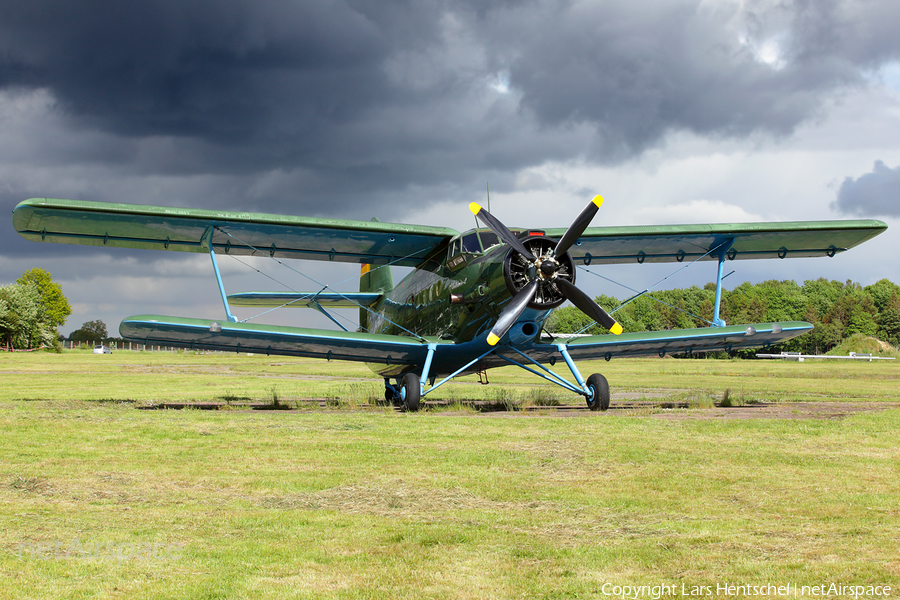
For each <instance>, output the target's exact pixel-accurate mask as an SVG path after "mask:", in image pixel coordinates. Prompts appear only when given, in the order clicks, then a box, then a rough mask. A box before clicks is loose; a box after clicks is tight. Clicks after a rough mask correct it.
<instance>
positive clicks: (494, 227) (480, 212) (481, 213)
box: [469, 202, 537, 262]
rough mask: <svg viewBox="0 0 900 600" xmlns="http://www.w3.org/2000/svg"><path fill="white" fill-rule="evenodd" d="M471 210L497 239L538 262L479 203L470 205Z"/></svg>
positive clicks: (511, 233)
mask: <svg viewBox="0 0 900 600" xmlns="http://www.w3.org/2000/svg"><path fill="white" fill-rule="evenodd" d="M469 210H471V211H472V214H473V215H475V217H476V218H477V219H480V220H481V222H482V223H484V224H485V225H487V227H488V229H490V230H491V231H493V232H494V233H496V234H497V237H499V238H500V239H501V240H503V241H504V242H506V243H507V244H508V245H510V246H512V247H513V248H515V250H516V252H518V253H519V254H521V255H522V256H524V257H525V258H527V259H528V260H529V261H530V262H534V261H536V260H537V258H536V257H535V256H534V254H532V253H531V251H529V250H528V248H526V247H525V245H524V244H523V243H522V242H520V241H519V238H517V237H516V236H515V235H513V232H512V231H510V230H509V229H508V228H507V227H506V225H504V224H503V223H501V222H500V221H499V220H498V219H497V217H495V216H494V215H492V214H491V213H489V212H488V211H486V210H484V209H483V208H482V207H481V206H479V205H478V203H477V202H473V203H471V204H470V205H469Z"/></svg>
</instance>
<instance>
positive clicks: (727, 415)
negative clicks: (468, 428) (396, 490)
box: [438, 400, 900, 420]
mask: <svg viewBox="0 0 900 600" xmlns="http://www.w3.org/2000/svg"><path fill="white" fill-rule="evenodd" d="M891 408H900V403H898V402H783V403H782V402H777V403H760V404H748V405H746V406H734V407H728V408H724V407H718V406H714V407H710V408H690V407H689V406H688V404H687V403H685V402H675V403H672V402H654V401H631V402H628V401H626V402H616V401H615V400H614V401H613V403H612V405H611V406H610V407H609V410H608V411H606V412H591V411H590V410H588V408H587V406H570V405H567V406H556V407H534V408H529V409H527V410H521V411H494V412H475V411H472V412H464V411H446V412H441V413H438V414H440V415H447V416H462V415H469V416H474V417H490V418H534V417H557V418H561V417H589V416H591V417H593V416H597V417H638V416H639V417H648V416H649V417H653V418H656V419H675V420H689V419H706V420H711V419H841V418H843V417H847V416H850V415H855V414H859V413H866V412H878V411H882V410H888V409H891Z"/></svg>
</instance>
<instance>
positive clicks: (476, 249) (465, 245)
mask: <svg viewBox="0 0 900 600" xmlns="http://www.w3.org/2000/svg"><path fill="white" fill-rule="evenodd" d="M462 250H463V252H468V253H469V254H480V253H481V243H479V241H478V234H477V233H474V232H473V233H470V234H468V235H467V236H465V237H463V239H462Z"/></svg>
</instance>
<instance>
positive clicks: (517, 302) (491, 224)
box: [469, 196, 622, 346]
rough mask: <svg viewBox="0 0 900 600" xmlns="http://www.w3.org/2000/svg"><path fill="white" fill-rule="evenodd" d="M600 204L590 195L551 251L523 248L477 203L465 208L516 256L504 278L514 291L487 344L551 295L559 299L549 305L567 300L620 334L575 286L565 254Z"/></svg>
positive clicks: (542, 245)
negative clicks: (526, 311)
mask: <svg viewBox="0 0 900 600" xmlns="http://www.w3.org/2000/svg"><path fill="white" fill-rule="evenodd" d="M602 204H603V197H602V196H594V199H593V200H591V202H590V204H588V205H587V206H586V207H585V208H584V210H582V211H581V214H579V215H578V217H576V218H575V221H574V222H573V223H572V225H571V226H569V229H567V230H566V233H565V234H564V235H563V236H562V238H560V240H559V241H558V242H557V243H556V246H555V247H553V248H550V246H549V245H547V244H546V243H538V244H530V247H529V246H526V245H525V244H524V243H523V242H522V241H521V240H519V238H517V237H516V236H515V234H513V232H512V231H510V230H509V228H507V227H506V226H505V225H504V224H503V223H501V222H500V220H499V219H497V218H496V217H495V216H493V215H492V214H491V213H489V212H488V211H486V210H485V209H484V208H482V207H481V206H479V205H478V203H476V202H473V203H471V204H470V205H469V210H471V211H472V213H473V214H474V215H475V217H476V218H478V219H479V220H480V221H481V222H482V223H484V224H485V225H486V226H487V227H488V228H489V229H490V230H491V231H493V232H494V233H495V234H497V237H499V238H500V239H501V240H503V241H504V242H505V243H506V244H507V245H509V246H510V247H511V248H512V249H513V250H514V251H515V252H516V253H517V254H518V256H516V257H515V259H514V260H512V261H508V262H507V268H508V270H509V273H508V275H509V276H510V277H508V279H507V281H508V282H511V281H513V280H515V282H513V283H512V285H511V288H510V289H511V290H512V291H514V292H515V295H514V296H513V299H512V300H511V301H510V303H509V304H508V305H507V306H506V308H505V309H503V312H502V313H500V317H499V318H498V319H497V322H496V323H495V324H494V327H493V328H492V329H491V332H490V333H489V334H488V338H487V342H488V344H490V345H491V346H495V345H496V344H497V343H498V342H499V341H500V338H502V337H503V336H504V335H506V332H507V331H509V330H510V328H511V327H512V326H513V324H515V322H516V320H518V318H519V316H520V315H521V314H522V312H524V310H525V308H526V307H527V306H528V305H529V304H530V303H533V302H535V300H536V298H540V299H541V300H542V302H540V303H539V304H549V303H550V302H552V300H551V301H550V302H547V301H546V298H547V297H550V298H552V297H553V296H558V297H559V298H558V302H553V305H558V304H559V303H561V302H562V301H563V299H566V300H569V301H571V302H572V304H574V305H575V306H576V307H578V309H579V310H581V312H583V313H584V314H586V315H587V316H589V317H590V318H592V319H594V320H595V321H597V322H598V323H600V324H601V325H603V326H604V327H606V328H607V329H609V330H610V331H611V332H612V333H614V334H616V335H619V334H620V333H622V326H621V325H619V324H618V323H617V322H616V320H615V319H613V318H612V317H611V316H609V313H607V312H606V311H605V310H603V307H601V306H600V305H599V304H597V303H596V302H594V300H593V299H592V298H591V297H590V296H588V295H587V294H585V293H584V292H582V291H581V290H580V289H578V288H577V287H575V285H574V280H575V269H574V265H573V263H572V259H571V258H570V257H569V256H568V254H567V252H568V251H569V248H571V247H572V244H574V243H575V242H576V241H577V240H578V238H579V237H581V234H583V233H584V230H585V229H587V227H588V225H590V223H591V220H592V219H593V218H594V215H596V214H597V210H598V209H599V208H600V205H602ZM546 241H549V240H544V242H546ZM533 250H534V251H536V252H537V254H538V256H535V252H534V251H533ZM516 290H517V291H516ZM548 307H549V306H548Z"/></svg>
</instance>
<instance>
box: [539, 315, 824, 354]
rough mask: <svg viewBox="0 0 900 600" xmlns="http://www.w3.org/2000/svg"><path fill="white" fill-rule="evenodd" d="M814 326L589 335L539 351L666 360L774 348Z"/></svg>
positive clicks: (768, 325) (792, 324) (791, 323)
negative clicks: (563, 350) (557, 348)
mask: <svg viewBox="0 0 900 600" xmlns="http://www.w3.org/2000/svg"><path fill="white" fill-rule="evenodd" d="M812 328H813V326H812V324H810V323H806V322H804V321H789V322H785V323H754V324H751V325H732V326H729V327H703V328H699V329H673V330H671V331H641V332H638V333H623V334H622V335H590V336H585V337H579V338H574V339H572V338H570V339H565V338H555V339H554V340H553V341H552V342H550V343H547V342H543V341H542V343H540V344H537V345H536V348H541V347H544V346H553V349H554V350H555V346H556V345H559V344H562V345H564V346H565V347H566V350H568V352H569V354H570V355H571V356H572V358H575V359H582V360H584V359H592V358H606V359H609V358H612V357H626V356H665V355H666V354H684V353H694V352H711V351H715V350H728V351H731V350H744V349H749V348H760V347H768V346H773V345H775V344H779V343H781V342H784V341H786V340H789V339H791V338H795V337H797V336H798V335H803V334H804V333H806V332H808V331H811V330H812ZM546 350H548V351H549V350H551V348H546Z"/></svg>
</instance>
